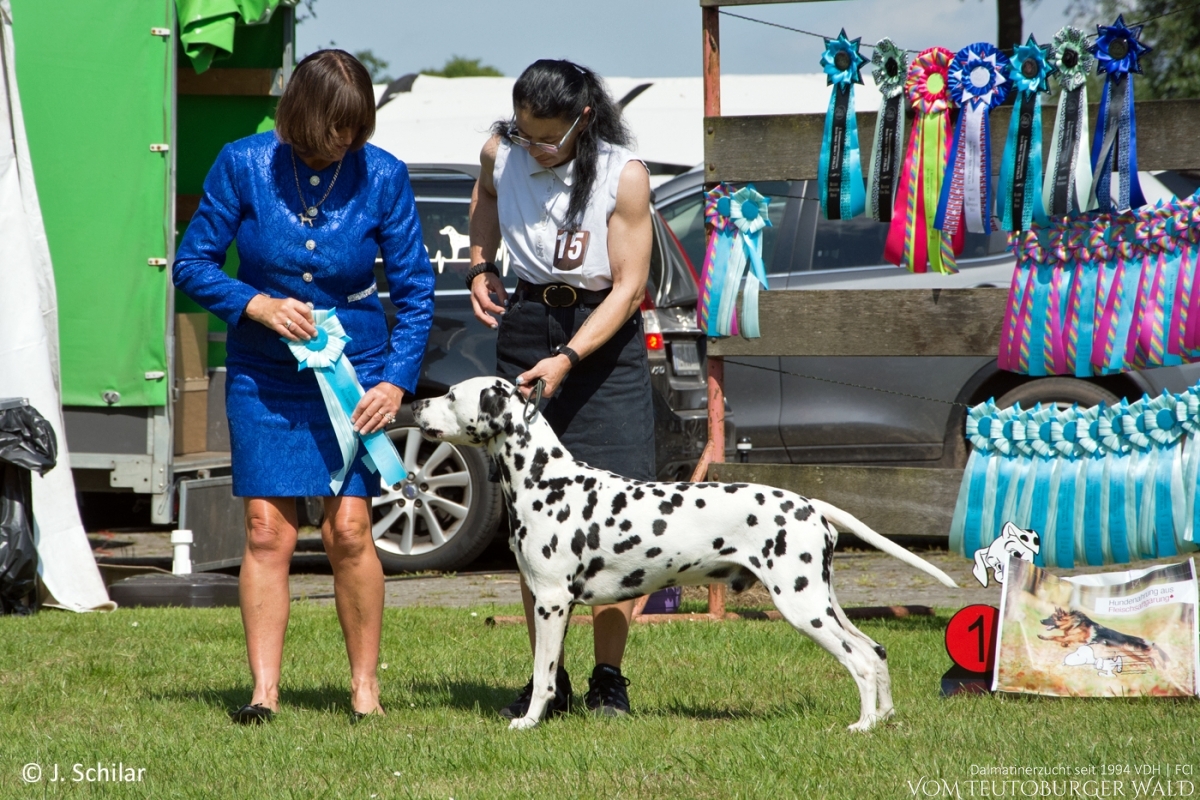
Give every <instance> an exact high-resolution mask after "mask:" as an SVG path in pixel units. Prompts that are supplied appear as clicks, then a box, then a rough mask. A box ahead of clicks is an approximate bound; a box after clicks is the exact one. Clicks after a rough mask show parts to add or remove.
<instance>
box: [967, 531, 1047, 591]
mask: <svg viewBox="0 0 1200 800" xmlns="http://www.w3.org/2000/svg"><path fill="white" fill-rule="evenodd" d="M1041 550H1042V540H1041V538H1040V537H1039V536H1038V535H1037V533H1036V532H1035V531H1023V530H1021V529H1020V528H1018V527H1017V526H1016V525H1014V524H1012V523H1011V522H1006V523H1004V527H1003V528H1001V530H1000V537H999V538H998V539H995V540H993V541H992V543H991V544H990V545H988V546H987V547H986V548H982V547H981V548H980V549H978V550H976V551H975V567H974V568H973V569H972V570H971V574H972V575H974V576H975V580H977V581H979V582H980V583H982V584H983V588H985V589H986V588H987V585H988V568H989V567H991V569H992V572H994V573H995V575H996V583H1004V577H1005V573H1004V570H1005V568H1006V567H1007V566H1008V557H1009V556H1012V557H1013V558H1016V559H1020V560H1021V561H1028V562H1029V563H1031V564H1032V563H1033V557H1034V556H1036V555H1037V554H1038V553H1039V552H1041Z"/></svg>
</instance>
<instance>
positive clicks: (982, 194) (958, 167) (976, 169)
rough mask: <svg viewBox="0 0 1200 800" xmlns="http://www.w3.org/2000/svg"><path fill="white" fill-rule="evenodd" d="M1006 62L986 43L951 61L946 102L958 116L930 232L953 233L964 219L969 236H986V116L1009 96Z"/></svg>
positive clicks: (989, 160) (989, 166)
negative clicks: (947, 177)
mask: <svg viewBox="0 0 1200 800" xmlns="http://www.w3.org/2000/svg"><path fill="white" fill-rule="evenodd" d="M1006 72H1008V58H1007V57H1006V56H1005V55H1004V54H1003V53H1001V52H1000V51H999V50H997V49H996V48H995V47H993V46H992V45H990V44H988V43H987V42H977V43H976V44H971V45H967V46H966V47H964V48H963V49H962V50H959V51H958V53H957V54H956V55H955V56H954V60H953V61H951V62H950V70H949V73H948V84H947V85H948V87H949V92H950V98H951V99H952V100H953V101H954V102H955V104H956V105H958V106H959V108H961V109H962V111H961V112H960V113H959V116H958V127H957V128H955V130H954V143H953V145H952V146H951V148H950V169H951V172H950V180H949V181H946V182H945V183H943V184H942V192H941V197H940V199H939V201H938V211H937V219H936V220H935V221H934V227H936V228H937V229H938V230H940V231H942V233H943V234H954V233H956V232H957V231H958V230H959V227H960V226H961V223H962V221H963V217H966V222H967V230H968V231H970V232H971V233H991V232H992V220H991V194H992V187H991V183H992V133H991V126H990V124H989V123H988V112H990V111H991V110H992V109H993V108H995V107H996V106H998V105H1000V104H1001V103H1003V102H1004V98H1006V97H1008V91H1009V85H1010V84H1009V80H1008V77H1007V76H1006V74H1005V73H1006Z"/></svg>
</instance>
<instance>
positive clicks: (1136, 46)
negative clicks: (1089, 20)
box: [1088, 16, 1150, 211]
mask: <svg viewBox="0 0 1200 800" xmlns="http://www.w3.org/2000/svg"><path fill="white" fill-rule="evenodd" d="M1141 34H1142V26H1141V25H1134V26H1132V27H1130V26H1127V25H1126V24H1125V18H1124V16H1118V17H1117V21H1116V22H1114V23H1113V24H1112V25H1097V26H1096V41H1095V42H1094V43H1093V44H1092V46H1091V47H1090V48H1089V49H1090V50H1091V53H1092V55H1094V56H1095V57H1096V69H1097V70H1098V71H1099V72H1100V74H1101V75H1107V76H1108V77H1107V78H1106V79H1105V81H1104V93H1103V94H1102V95H1101V97H1100V113H1099V115H1098V116H1097V121H1096V138H1095V139H1094V140H1093V141H1092V173H1093V177H1092V190H1091V195H1090V197H1089V206H1088V207H1089V208H1094V207H1096V206H1099V208H1100V210H1101V211H1114V210H1115V211H1124V210H1126V209H1129V208H1140V207H1141V206H1143V205H1145V204H1146V198H1145V196H1144V195H1143V194H1142V185H1141V182H1140V181H1139V180H1138V167H1137V120H1136V118H1135V117H1134V104H1133V77H1132V76H1133V74H1134V73H1140V72H1141V71H1142V66H1141V57H1142V56H1144V55H1145V54H1146V53H1148V52H1150V48H1149V47H1147V46H1146V45H1144V44H1142V43H1141V41H1139V39H1138V37H1139V36H1141ZM1114 171H1115V172H1117V173H1118V174H1119V183H1118V189H1117V203H1116V208H1115V209H1114V208H1113V202H1112V189H1111V180H1112V179H1111V175H1112V173H1113V172H1114Z"/></svg>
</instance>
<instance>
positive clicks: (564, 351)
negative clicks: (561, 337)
mask: <svg viewBox="0 0 1200 800" xmlns="http://www.w3.org/2000/svg"><path fill="white" fill-rule="evenodd" d="M560 354H561V355H564V356H566V357H567V360H568V361H570V362H571V369H575V367H577V366H579V353H576V352H575V351H574V350H572V349H571V348H569V347H567V346H566V345H565V344H560V345H559V346H558V347H556V348H554V355H556V356H557V355H560Z"/></svg>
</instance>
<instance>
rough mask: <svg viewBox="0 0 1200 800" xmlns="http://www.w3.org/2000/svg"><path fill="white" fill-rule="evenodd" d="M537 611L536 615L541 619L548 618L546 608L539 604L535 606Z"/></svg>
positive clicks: (548, 614)
mask: <svg viewBox="0 0 1200 800" xmlns="http://www.w3.org/2000/svg"><path fill="white" fill-rule="evenodd" d="M537 613H538V616H539V617H541V618H542V619H550V612H549V611H547V610H546V609H544V608H542V607H541V606H538V607H537Z"/></svg>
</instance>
